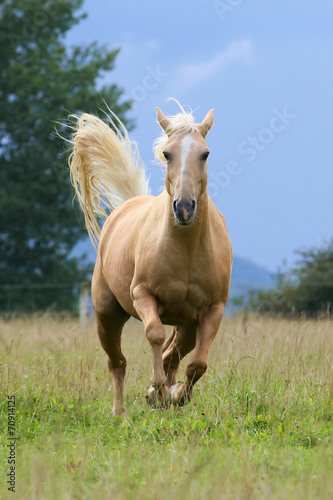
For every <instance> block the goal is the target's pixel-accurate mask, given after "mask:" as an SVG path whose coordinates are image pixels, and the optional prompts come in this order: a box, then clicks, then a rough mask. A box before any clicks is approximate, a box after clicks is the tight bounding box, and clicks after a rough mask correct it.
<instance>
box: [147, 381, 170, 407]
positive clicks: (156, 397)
mask: <svg viewBox="0 0 333 500" xmlns="http://www.w3.org/2000/svg"><path fill="white" fill-rule="evenodd" d="M147 401H148V404H149V405H150V406H151V408H152V409H156V408H162V409H165V408H168V407H169V406H170V393H169V389H168V387H167V386H166V385H164V384H163V385H161V386H159V387H158V386H156V385H151V386H150V387H149V389H148V395H147Z"/></svg>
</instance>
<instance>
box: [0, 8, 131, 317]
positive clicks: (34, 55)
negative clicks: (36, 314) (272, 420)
mask: <svg viewBox="0 0 333 500" xmlns="http://www.w3.org/2000/svg"><path fill="white" fill-rule="evenodd" d="M81 6H82V0H66V1H65V0H45V1H44V2H41V1H40V0H3V1H2V4H1V5H0V78H1V80H0V311H4V310H15V311H33V310H45V309H48V308H50V307H53V308H54V309H55V310H64V309H72V308H73V306H74V304H75V300H74V295H75V292H76V291H75V289H73V286H74V285H75V284H77V283H78V282H80V281H82V280H85V279H87V277H88V273H89V269H88V267H87V264H85V262H84V260H82V259H81V260H79V259H77V258H71V257H70V253H71V251H72V249H73V247H74V246H75V245H76V243H77V242H78V241H79V240H80V239H82V238H83V237H85V236H86V232H85V230H84V229H83V227H84V225H83V223H82V219H80V217H81V215H78V211H74V210H73V203H72V198H73V194H72V191H71V186H70V181H69V173H68V171H67V168H66V160H65V159H64V155H63V151H64V148H63V144H62V141H60V140H59V139H58V138H57V137H56V136H55V134H54V122H56V121H59V120H60V121H62V120H64V121H65V118H66V117H67V115H68V113H69V112H75V113H79V112H81V111H87V112H92V113H95V114H96V113H97V114H98V108H99V107H100V106H102V105H103V99H104V100H105V101H106V102H107V103H108V105H109V106H110V108H111V109H112V110H114V111H115V112H116V113H117V115H118V116H119V117H120V118H121V119H122V120H123V121H124V122H125V123H126V120H125V117H124V114H125V112H126V111H127V110H128V109H129V108H130V107H131V102H129V101H127V102H124V103H122V104H120V100H121V96H122V90H121V89H120V88H119V87H118V86H116V85H108V86H103V87H102V88H101V89H100V90H99V91H97V90H96V82H97V79H98V78H99V77H100V76H101V75H102V74H103V72H105V71H110V70H112V68H113V67H114V61H115V58H116V56H117V53H118V50H112V51H110V50H108V49H107V47H105V46H102V47H100V46H98V45H97V44H96V43H93V44H91V45H88V46H84V47H72V48H70V49H68V48H66V45H65V43H64V37H65V35H66V33H67V32H68V30H70V29H71V28H72V27H73V26H74V25H76V24H77V23H79V22H80V21H81V20H82V19H83V18H84V17H85V15H84V14H82V13H80V8H81ZM4 285H11V287H10V288H8V287H7V288H4ZM22 285H27V288H25V289H21V288H15V287H21V286H22ZM29 285H37V286H40V287H41V288H40V289H36V288H31V287H30V288H29ZM44 285H54V286H59V288H43V287H44ZM61 285H68V287H67V288H66V287H62V286H61Z"/></svg>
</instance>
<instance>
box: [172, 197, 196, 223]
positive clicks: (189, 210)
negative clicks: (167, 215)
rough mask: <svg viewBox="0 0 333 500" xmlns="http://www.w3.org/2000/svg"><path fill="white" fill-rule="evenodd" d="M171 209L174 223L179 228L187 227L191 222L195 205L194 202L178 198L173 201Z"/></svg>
mask: <svg viewBox="0 0 333 500" xmlns="http://www.w3.org/2000/svg"><path fill="white" fill-rule="evenodd" d="M172 208H173V213H174V214H175V219H176V222H177V223H178V224H180V225H181V226H188V225H189V224H191V223H192V222H193V219H194V216H195V212H196V208H197V204H196V201H195V200H186V199H183V198H180V199H179V200H174V201H173V204H172Z"/></svg>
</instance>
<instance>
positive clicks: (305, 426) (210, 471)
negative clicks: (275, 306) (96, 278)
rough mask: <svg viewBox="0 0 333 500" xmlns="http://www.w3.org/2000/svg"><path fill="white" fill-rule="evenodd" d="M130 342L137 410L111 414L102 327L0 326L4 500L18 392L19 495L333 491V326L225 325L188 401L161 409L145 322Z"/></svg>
mask: <svg viewBox="0 0 333 500" xmlns="http://www.w3.org/2000/svg"><path fill="white" fill-rule="evenodd" d="M123 344H124V353H125V355H126V357H127V360H128V373H127V378H126V393H125V404H126V408H127V413H126V415H125V417H113V416H112V414H111V406H112V395H113V394H112V388H110V385H111V382H110V377H109V374H108V371H107V366H106V355H105V353H104V352H103V351H102V349H100V348H99V342H98V338H97V334H96V333H95V327H94V325H93V324H90V325H87V326H85V327H84V328H82V327H79V326H78V325H77V324H76V323H75V322H74V321H71V320H62V321H60V320H58V321H57V320H55V319H52V318H44V319H41V318H39V319H38V318H35V319H30V320H26V321H23V320H21V321H20V320H15V321H10V322H5V321H2V322H0V346H1V347H0V349H1V351H0V354H1V358H0V359H1V367H0V373H1V386H0V387H1V389H0V391H1V392H0V394H1V412H2V415H1V426H2V429H1V442H0V447H1V448H0V450H1V451H0V453H1V462H0V465H1V470H0V477H1V486H0V498H14V497H13V493H11V492H8V491H7V485H6V483H5V481H6V479H5V478H6V474H7V472H8V463H7V457H8V448H7V447H6V445H7V437H8V431H7V403H6V398H7V395H8V394H13V393H15V395H16V434H17V436H18V438H19V439H18V442H17V448H16V452H17V457H16V458H17V463H16V466H17V468H16V494H15V496H16V498H20V499H35V498H36V499H80V500H81V499H97V500H99V499H101V500H102V499H103V500H105V499H154V498H156V499H157V498H158V499H164V498H165V499H170V498H173V499H181V500H186V499H205V500H206V499H214V500H215V499H258V498H267V499H272V500H275V499H286V498H287V499H324V500H325V499H331V498H333V456H332V455H333V447H332V436H333V429H332V414H333V411H332V410H333V407H332V401H333V376H332V366H333V322H331V321H329V320H320V321H319V320H318V321H311V322H310V321H299V322H296V321H284V320H269V319H263V318H255V317H254V318H249V319H247V320H246V321H245V320H242V319H226V320H224V321H223V323H222V328H221V331H220V333H219V335H218V337H217V339H216V341H215V343H214V345H213V348H212V352H211V355H210V363H209V368H208V372H207V374H206V375H205V376H204V377H203V378H202V379H201V381H200V382H199V383H198V384H197V386H196V387H195V391H194V396H193V400H192V402H191V403H190V404H189V405H188V406H186V407H184V408H180V409H175V408H170V409H168V410H165V411H162V410H159V411H152V410H150V408H149V407H148V406H147V403H146V399H145V394H146V390H147V388H148V385H149V379H150V370H151V356H150V350H149V346H148V344H147V342H146V340H145V338H144V334H143V330H142V325H141V324H138V323H136V322H132V323H129V324H128V325H127V327H126V330H125V332H124V342H123ZM183 364H184V362H183ZM183 370H184V367H182V370H181V373H180V376H179V379H181V378H182V372H183Z"/></svg>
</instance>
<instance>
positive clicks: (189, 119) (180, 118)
mask: <svg viewBox="0 0 333 500" xmlns="http://www.w3.org/2000/svg"><path fill="white" fill-rule="evenodd" d="M170 100H172V101H175V102H176V103H177V104H178V106H179V107H180V109H181V112H180V113H177V114H176V115H171V116H167V118H168V120H169V121H170V125H169V126H168V127H167V129H166V131H163V133H162V135H161V137H158V138H157V139H156V140H155V141H154V147H153V151H154V154H155V158H156V160H159V161H160V162H161V163H163V164H164V165H165V163H166V161H165V158H164V155H163V150H164V148H165V146H166V143H167V142H168V139H169V137H170V136H172V135H182V134H192V133H193V132H198V131H199V130H198V124H196V123H194V116H193V111H192V109H191V108H189V109H190V111H189V112H186V111H185V109H184V107H183V106H182V105H181V104H180V103H179V102H178V101H177V100H176V99H172V98H170Z"/></svg>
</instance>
